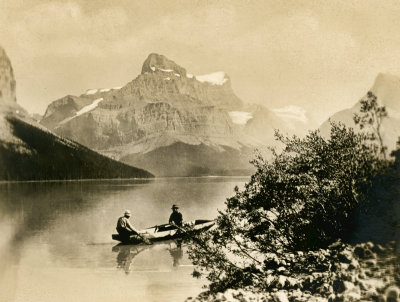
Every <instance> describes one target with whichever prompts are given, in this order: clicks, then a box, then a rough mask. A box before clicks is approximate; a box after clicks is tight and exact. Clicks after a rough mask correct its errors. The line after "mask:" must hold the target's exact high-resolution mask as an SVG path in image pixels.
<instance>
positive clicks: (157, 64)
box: [41, 53, 296, 176]
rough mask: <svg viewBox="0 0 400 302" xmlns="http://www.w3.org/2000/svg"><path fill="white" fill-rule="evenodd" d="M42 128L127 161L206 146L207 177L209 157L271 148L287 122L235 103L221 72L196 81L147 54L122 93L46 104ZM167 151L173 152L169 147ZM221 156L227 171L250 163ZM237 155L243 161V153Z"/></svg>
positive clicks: (90, 94) (261, 108)
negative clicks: (276, 133)
mask: <svg viewBox="0 0 400 302" xmlns="http://www.w3.org/2000/svg"><path fill="white" fill-rule="evenodd" d="M87 109H88V110H87ZM89 109H90V110H89ZM82 112H83V113H82ZM41 123H42V124H43V125H44V126H46V127H49V129H51V130H53V131H55V132H56V133H58V134H59V135H61V136H63V137H68V138H71V139H73V140H76V141H78V142H80V143H81V144H83V145H85V146H88V147H90V148H92V149H95V150H97V151H99V152H101V153H103V154H107V155H108V156H111V157H113V158H116V159H120V160H123V161H124V162H127V163H132V162H130V161H129V159H132V158H135V162H137V158H140V157H141V156H145V157H146V158H148V155H146V154H147V153H149V152H153V151H154V152H153V153H152V154H157V152H156V150H157V149H159V148H164V149H163V150H164V151H165V150H166V149H165V148H166V147H168V146H172V145H173V144H176V143H183V144H186V145H188V146H187V147H186V148H181V149H185V150H192V151H193V152H195V151H194V149H193V148H192V147H189V145H190V146H198V147H199V148H201V149H202V148H203V147H204V146H206V148H207V150H208V151H210V152H200V153H199V154H203V155H204V158H203V159H201V160H200V159H199V160H200V161H202V162H203V163H204V165H206V166H207V169H203V171H206V170H207V171H210V172H209V173H214V172H213V171H212V166H213V164H212V162H213V160H212V157H213V156H217V157H218V156H220V154H219V153H221V152H222V153H223V152H226V150H230V149H235V150H238V151H239V153H240V151H241V150H244V149H245V148H252V149H254V148H257V147H261V146H267V145H273V144H275V140H274V129H275V128H280V129H281V130H282V131H283V132H285V131H287V130H288V127H287V126H286V122H285V121H284V120H283V119H281V118H280V117H278V116H277V115H276V114H275V113H274V112H273V111H271V110H269V109H267V108H266V107H264V106H262V105H250V104H246V103H244V102H243V101H242V100H241V99H240V98H239V97H237V96H236V94H235V93H234V91H233V89H232V85H231V80H230V78H229V76H228V75H227V74H226V73H225V72H214V73H211V74H208V75H201V76H196V75H193V74H190V73H188V72H187V70H186V69H185V68H184V67H182V66H180V65H178V64H177V63H175V62H174V61H172V60H170V59H168V58H167V57H165V56H163V55H159V54H156V53H152V54H150V55H149V56H148V57H147V58H146V59H145V61H144V62H143V65H142V71H141V73H140V74H139V75H138V76H137V77H136V78H134V79H133V80H132V81H130V82H128V83H127V84H126V85H124V86H122V87H121V88H118V89H103V91H101V90H98V89H93V90H88V91H87V92H86V93H85V94H82V95H80V96H65V97H63V98H61V99H58V100H56V101H54V102H52V103H51V104H50V105H49V107H48V109H47V111H46V114H45V115H44V116H43V118H42V120H41ZM294 123H296V122H294ZM292 128H296V127H292ZM167 149H168V148H167ZM168 150H170V152H174V151H172V150H174V148H173V147H171V148H169V149H168ZM164 151H163V152H164ZM213 152H214V153H213ZM164 153H165V152H164ZM164 153H163V154H164ZM228 153H229V152H228ZM228 153H226V155H227V156H228V157H231V159H232V160H231V162H230V163H227V166H226V170H231V169H232V170H249V169H251V165H250V164H249V163H248V162H249V161H250V160H251V159H252V157H246V160H247V163H246V164H242V163H241V161H239V162H238V161H237V156H236V155H235V156H231V155H228ZM233 153H234V152H233ZM233 153H232V152H231V153H230V154H233ZM206 154H207V156H206ZM243 154H246V156H247V154H248V152H243ZM170 155H171V156H170V157H171V158H175V164H176V166H182V165H185V162H186V163H187V164H188V165H189V162H188V160H186V159H184V158H182V160H181V161H180V160H179V158H177V157H176V156H175V155H174V154H172V153H171V154H170ZM154 156H155V157H156V156H157V155H154ZM155 157H154V160H155V161H157V158H155ZM147 162H149V161H148V160H147ZM207 163H208V164H207ZM237 165H239V166H237ZM157 168H158V167H157ZM158 170H159V172H160V173H159V174H157V175H159V176H165V175H167V174H168V175H173V172H172V171H171V169H169V168H168V169H167V168H165V169H158ZM182 170H185V169H181V170H180V171H182ZM177 173H178V174H179V173H180V172H179V171H177ZM207 173H208V172H207ZM179 175H180V174H179ZM202 175H203V174H202Z"/></svg>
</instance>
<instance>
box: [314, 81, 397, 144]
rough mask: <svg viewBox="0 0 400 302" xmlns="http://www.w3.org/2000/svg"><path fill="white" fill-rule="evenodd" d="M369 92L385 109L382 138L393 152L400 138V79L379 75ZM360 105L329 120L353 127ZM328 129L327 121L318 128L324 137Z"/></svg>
mask: <svg viewBox="0 0 400 302" xmlns="http://www.w3.org/2000/svg"><path fill="white" fill-rule="evenodd" d="M370 91H371V92H372V93H374V94H375V95H376V96H377V101H378V104H379V105H381V106H385V107H386V110H387V112H388V116H387V117H386V118H384V119H383V122H382V127H381V131H382V137H383V141H384V144H385V145H386V146H387V147H388V150H389V151H391V150H395V149H396V142H397V140H398V139H399V137H400V78H399V77H397V76H394V75H391V74H384V73H380V74H378V76H377V77H376V79H375V82H374V84H373V85H372V88H371V89H370ZM360 105H361V103H360V102H357V103H356V104H354V106H353V107H351V108H349V109H345V110H341V111H339V112H337V113H335V114H334V115H333V116H332V117H330V119H331V120H332V121H337V122H342V123H344V124H346V125H348V126H350V127H355V124H354V120H353V117H354V114H356V113H357V114H359V113H360ZM329 129H330V127H329V121H325V122H324V123H323V124H322V125H321V127H320V130H321V133H322V134H324V135H328V133H329Z"/></svg>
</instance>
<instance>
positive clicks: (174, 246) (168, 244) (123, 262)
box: [112, 239, 183, 274]
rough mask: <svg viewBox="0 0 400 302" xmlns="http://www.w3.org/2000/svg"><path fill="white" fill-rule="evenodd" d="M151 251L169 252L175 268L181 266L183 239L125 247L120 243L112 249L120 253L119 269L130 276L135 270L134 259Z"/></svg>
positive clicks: (118, 255)
mask: <svg viewBox="0 0 400 302" xmlns="http://www.w3.org/2000/svg"><path fill="white" fill-rule="evenodd" d="M151 249H156V250H159V251H160V250H164V251H168V252H169V254H170V256H171V258H172V266H173V267H174V268H177V267H178V266H179V265H180V261H181V260H182V258H183V249H182V239H177V240H168V241H163V242H155V243H153V244H152V245H145V244H137V245H125V244H122V243H120V244H117V245H115V246H113V247H112V252H114V253H118V254H117V268H118V269H120V270H123V271H124V272H125V274H129V273H130V272H131V271H132V270H134V269H133V268H132V265H133V262H134V261H133V260H134V258H135V257H136V256H138V255H139V254H140V253H143V252H145V251H148V250H151Z"/></svg>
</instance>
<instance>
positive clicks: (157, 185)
mask: <svg viewBox="0 0 400 302" xmlns="http://www.w3.org/2000/svg"><path fill="white" fill-rule="evenodd" d="M246 181H248V179H247V178H237V177H213V178H175V179H158V180H153V181H144V180H124V181H117V180H102V181H76V182H33V183H0V232H1V234H2V235H1V236H0V301H23V302H26V301H32V302H36V301H40V302H42V301H43V302H47V301H52V302H58V301H68V302H71V301H98V302H100V301H107V302H113V301H174V302H175V301H184V300H185V298H187V297H188V296H194V295H197V294H198V293H199V292H201V290H202V285H204V284H205V282H206V281H205V280H197V279H194V278H192V277H191V275H190V274H191V272H192V271H193V266H192V265H191V263H190V261H189V259H188V257H187V255H186V250H187V248H186V247H185V246H180V245H179V243H177V242H175V241H165V242H161V243H158V244H154V245H152V246H146V245H138V246H117V242H115V241H112V240H111V234H112V233H114V232H115V224H116V221H117V218H118V217H119V216H121V214H122V213H123V211H124V210H125V209H130V210H131V211H132V212H133V213H132V218H131V221H132V222H133V224H134V226H135V227H137V228H139V229H141V228H145V227H148V226H152V225H155V224H161V223H166V222H167V221H168V217H169V214H170V212H171V210H170V208H171V205H172V204H174V203H176V204H179V205H180V207H181V212H182V213H183V217H184V220H192V219H196V218H205V219H212V218H215V217H216V216H217V209H222V208H223V207H224V201H225V199H226V198H227V197H230V196H232V195H233V188H234V186H236V185H238V186H239V187H242V186H243V185H244V183H245V182H246Z"/></svg>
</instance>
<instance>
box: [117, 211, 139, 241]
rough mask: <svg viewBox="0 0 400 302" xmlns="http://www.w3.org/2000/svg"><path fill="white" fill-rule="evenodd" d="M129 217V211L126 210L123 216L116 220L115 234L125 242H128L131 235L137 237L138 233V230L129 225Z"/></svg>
mask: <svg viewBox="0 0 400 302" xmlns="http://www.w3.org/2000/svg"><path fill="white" fill-rule="evenodd" d="M129 217H131V211H129V210H126V211H125V213H124V216H122V217H120V218H118V222H117V232H118V234H119V235H120V236H121V237H122V238H124V239H126V240H128V239H129V237H130V236H131V235H137V234H138V233H139V232H138V230H136V229H135V228H134V227H133V226H132V225H131V222H130V221H129Z"/></svg>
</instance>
